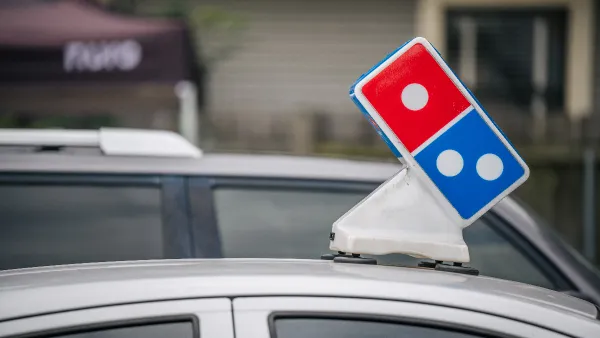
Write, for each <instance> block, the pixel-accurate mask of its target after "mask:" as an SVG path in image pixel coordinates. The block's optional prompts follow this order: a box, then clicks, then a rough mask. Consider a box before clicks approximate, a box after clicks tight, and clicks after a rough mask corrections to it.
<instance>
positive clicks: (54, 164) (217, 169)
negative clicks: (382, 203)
mask: <svg viewBox="0 0 600 338" xmlns="http://www.w3.org/2000/svg"><path fill="white" fill-rule="evenodd" d="M401 168H402V166H401V164H400V163H399V162H397V161H396V162H389V163H387V162H375V161H363V160H348V159H339V158H327V157H316V156H291V155H279V154H277V155H271V154H226V153H222V154H218V153H213V154H204V155H203V156H202V157H200V158H197V159H193V158H165V157H149V156H93V155H77V156H74V155H72V154H61V153H57V154H53V153H50V154H48V153H17V154H15V153H2V154H0V172H13V173H21V172H28V173H32V172H38V173H39V172H46V173H48V172H50V173H51V172H55V173H65V172H68V173H102V174H134V173H135V174H171V175H172V174H179V175H210V176H228V177H231V176H239V177H281V178H305V179H323V180H352V181H373V182H382V181H384V180H386V179H388V178H389V177H390V176H392V175H393V174H395V173H397V172H398V171H399V170H400V169H401Z"/></svg>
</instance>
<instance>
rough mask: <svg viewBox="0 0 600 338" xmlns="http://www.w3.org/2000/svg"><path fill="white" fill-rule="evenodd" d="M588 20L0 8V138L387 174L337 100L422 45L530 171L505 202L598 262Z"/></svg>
mask: <svg viewBox="0 0 600 338" xmlns="http://www.w3.org/2000/svg"><path fill="white" fill-rule="evenodd" d="M598 14H600V4H599V3H598V2H597V1H593V0H496V1H478V0H371V1H358V0H345V1H342V0H320V1H316V0H285V1H284V0H219V1H217V0H143V1H142V0H0V127H4V128H7V127H11V128H12V127H15V128H49V127H60V128H98V127H101V126H119V127H135V128H156V129H169V130H173V131H177V132H180V133H182V134H183V135H184V136H185V137H186V138H187V139H188V140H190V141H192V142H193V143H195V144H197V145H198V146H199V147H201V148H202V149H203V150H205V151H221V152H223V151H234V152H253V153H256V152H274V153H287V154H300V155H323V156H336V157H350V158H369V159H377V160H385V161H388V160H389V161H395V159H394V158H393V156H392V153H391V152H390V150H389V149H388V148H387V147H386V145H385V143H384V142H382V141H381V140H380V139H379V137H378V135H377V133H376V132H375V131H374V130H373V129H372V128H371V126H370V125H369V123H368V122H367V121H366V120H365V119H364V118H363V116H362V114H360V113H359V111H358V109H357V108H356V107H355V106H354V105H353V103H352V102H351V101H350V99H349V98H348V89H349V87H350V85H351V84H352V83H353V82H354V81H355V80H356V79H357V78H358V76H360V75H361V74H362V73H364V72H366V71H367V70H368V69H369V68H371V67H372V66H373V65H374V64H375V63H377V62H378V61H379V60H381V59H382V58H383V57H384V56H386V55H387V54H388V53H389V52H391V51H393V50H394V49H395V48H397V47H398V46H400V45H401V44H403V43H404V42H405V41H407V40H409V39H411V38H412V37H414V36H424V37H426V38H427V39H429V40H430V41H431V42H432V43H433V44H434V46H436V48H437V49H438V50H439V51H440V53H441V54H442V56H443V57H444V58H445V59H446V61H447V62H448V63H450V65H451V66H452V67H453V69H454V70H455V72H456V73H457V75H458V76H459V77H460V78H461V79H462V80H463V81H464V82H465V84H466V85H467V86H468V87H469V88H470V89H471V90H472V91H473V92H474V94H475V95H476V96H477V97H478V99H479V100H480V101H481V103H482V105H483V106H484V107H485V108H486V109H487V111H488V113H489V114H490V115H491V116H492V117H493V118H494V119H495V120H496V122H497V123H498V125H499V126H500V128H501V129H502V130H503V131H504V132H505V133H506V134H507V136H508V137H509V138H510V139H511V141H513V143H514V144H515V146H516V147H517V149H518V150H519V151H520V152H521V154H522V156H523V157H524V158H525V160H526V161H527V162H528V164H529V166H530V167H531V169H532V175H531V178H530V179H529V181H528V182H527V183H526V184H525V185H524V186H523V187H521V188H519V189H518V190H517V192H516V193H515V194H516V195H517V196H519V197H521V198H522V199H523V200H524V201H526V202H527V203H528V204H529V205H531V206H532V207H533V208H534V209H535V210H536V211H537V212H538V213H539V214H541V215H542V216H543V217H544V218H545V219H546V220H547V221H548V222H549V223H550V224H551V225H553V226H554V227H555V228H556V230H557V231H558V232H559V233H560V234H561V235H562V236H563V238H564V239H565V240H566V241H567V242H569V243H571V244H572V245H573V246H574V247H575V248H577V249H579V250H581V252H583V253H584V254H585V255H586V257H588V258H589V259H590V260H592V261H594V262H598V258H599V257H600V248H599V247H600V245H597V244H598V243H599V242H600V231H597V228H598V227H599V226H598V224H599V223H600V217H598V216H600V215H598V210H599V209H600V208H598V206H599V205H600V199H598V198H595V197H596V196H597V195H598V193H597V192H598V191H599V190H600V179H597V174H598V169H597V165H596V164H597V162H598V156H597V151H598V144H599V141H600V140H599V138H600V111H599V110H600V108H598V99H600V82H598V81H597V78H599V76H600V49H599V47H600V40H599V39H600V34H598V32H599V31H600V17H599V15H598Z"/></svg>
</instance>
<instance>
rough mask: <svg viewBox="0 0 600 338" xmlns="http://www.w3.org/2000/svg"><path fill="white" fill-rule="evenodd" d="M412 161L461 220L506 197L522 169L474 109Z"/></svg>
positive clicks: (522, 174) (522, 171)
mask: <svg viewBox="0 0 600 338" xmlns="http://www.w3.org/2000/svg"><path fill="white" fill-rule="evenodd" d="M415 160H416V161H417V163H418V164H419V165H420V166H421V168H423V170H424V171H425V173H426V174H427V176H429V178H430V179H431V180H432V181H433V183H434V184H435V185H436V186H437V188H438V189H439V190H440V191H441V192H442V194H443V195H444V196H445V197H446V199H447V200H448V201H449V202H450V204H452V206H453V207H454V208H455V209H456V210H457V211H458V213H459V214H460V216H461V217H462V218H464V219H469V218H471V217H473V216H474V215H475V214H477V213H478V212H479V211H480V210H481V209H482V208H484V207H485V206H486V205H487V204H488V203H490V202H491V201H492V200H493V199H495V198H496V197H497V196H498V195H502V194H503V193H506V190H507V189H508V188H509V187H511V186H512V185H513V184H514V183H515V182H516V181H518V180H519V179H520V178H522V177H523V176H524V175H525V174H526V171H525V168H524V167H523V166H522V165H521V163H520V162H519V161H518V160H517V158H515V156H514V155H513V154H512V153H511V152H510V150H509V148H507V146H506V145H505V144H504V143H503V142H502V140H501V139H500V138H499V137H498V136H497V135H496V133H494V131H493V130H492V129H491V128H490V126H488V124H487V123H486V122H485V120H484V119H483V118H482V117H481V116H480V115H479V113H477V111H476V110H475V109H473V110H471V111H470V112H469V113H467V114H466V115H465V116H464V117H463V118H461V119H460V120H459V121H458V122H456V124H454V125H453V126H451V127H450V128H449V129H448V130H446V132H444V133H443V134H441V135H440V136H439V137H438V138H437V139H435V140H434V141H433V142H432V143H431V144H429V145H428V146H427V147H425V148H424V149H423V150H421V151H420V152H419V153H418V154H417V155H416V156H415Z"/></svg>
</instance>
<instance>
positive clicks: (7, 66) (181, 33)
mask: <svg viewBox="0 0 600 338" xmlns="http://www.w3.org/2000/svg"><path fill="white" fill-rule="evenodd" d="M202 69H203V68H202V66H201V65H198V63H197V58H196V56H195V53H194V49H193V46H192V43H191V39H190V36H189V31H188V29H187V27H186V25H185V24H184V23H183V22H181V21H177V20H162V19H160V20H159V19H148V18H139V17H129V16H122V15H118V14H115V13H110V12H107V11H105V10H104V9H103V8H101V7H100V6H99V5H96V4H95V3H94V2H93V1H91V0H57V1H24V0H22V1H9V2H2V1H0V113H1V112H2V110H7V111H8V110H11V111H15V110H19V111H27V112H35V113H42V114H43V113H44V111H51V110H53V111H55V112H58V113H64V114H82V113H83V114H85V113H86V112H90V111H106V110H112V111H113V113H116V114H126V113H127V111H126V110H131V111H136V112H137V113H143V111H144V110H145V109H156V107H157V106H158V107H160V106H161V105H164V106H165V107H167V106H168V108H172V106H173V105H176V106H180V105H181V104H180V102H179V100H178V98H177V95H176V94H175V91H174V86H175V85H176V84H180V87H181V83H182V81H183V82H184V83H186V84H187V86H185V87H186V88H190V87H191V88H195V89H197V90H196V94H195V95H194V98H193V99H194V100H195V101H197V100H198V99H199V103H200V104H202V95H201V93H203V81H202V80H203V76H202V75H203V71H202ZM191 84H192V86H190V85H191ZM198 93H200V94H198ZM184 96H185V95H184ZM187 97H188V98H189V95H187ZM183 106H188V107H189V104H187V105H183ZM165 109H167V108H165ZM146 120H147V118H146Z"/></svg>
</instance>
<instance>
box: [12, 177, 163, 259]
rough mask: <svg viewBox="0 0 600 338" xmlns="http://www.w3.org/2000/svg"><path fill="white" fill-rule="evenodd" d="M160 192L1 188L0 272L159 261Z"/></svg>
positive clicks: (102, 188)
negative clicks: (38, 267) (15, 269)
mask: <svg viewBox="0 0 600 338" xmlns="http://www.w3.org/2000/svg"><path fill="white" fill-rule="evenodd" d="M163 251H164V250H163V229H162V221H161V198H160V189H159V188H156V187H123V186H119V187H117V186H59V185H55V186H53V185H19V186H17V185H0V269H12V268H24V267H32V266H43V265H55V264H68V263H85V262H99V261H111V260H136V259H152V258H162V257H163V255H164V252H163Z"/></svg>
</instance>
